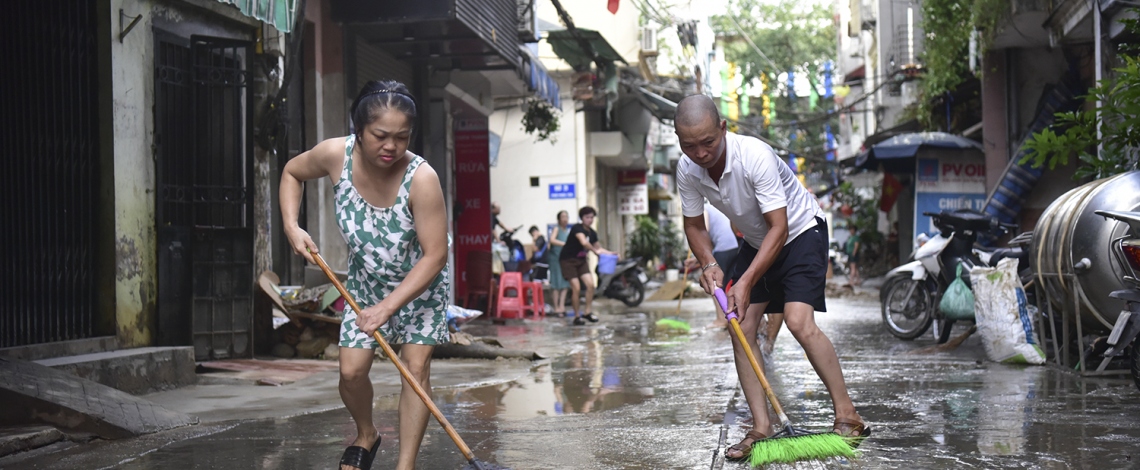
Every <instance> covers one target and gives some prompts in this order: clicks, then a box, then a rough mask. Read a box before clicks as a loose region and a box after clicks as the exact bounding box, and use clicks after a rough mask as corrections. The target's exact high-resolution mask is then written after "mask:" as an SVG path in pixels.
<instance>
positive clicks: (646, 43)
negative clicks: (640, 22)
mask: <svg viewBox="0 0 1140 470" xmlns="http://www.w3.org/2000/svg"><path fill="white" fill-rule="evenodd" d="M641 50H643V51H646V52H657V29H656V28H654V27H652V26H642V27H641Z"/></svg>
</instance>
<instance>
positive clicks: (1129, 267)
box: [1096, 211, 1140, 388]
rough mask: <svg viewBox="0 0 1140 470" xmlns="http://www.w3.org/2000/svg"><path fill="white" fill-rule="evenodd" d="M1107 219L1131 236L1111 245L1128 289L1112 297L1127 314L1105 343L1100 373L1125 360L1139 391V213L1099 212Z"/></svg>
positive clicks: (1122, 312) (1121, 315) (1120, 318)
mask: <svg viewBox="0 0 1140 470" xmlns="http://www.w3.org/2000/svg"><path fill="white" fill-rule="evenodd" d="M1096 214H1097V215H1101V216H1104V217H1105V218H1106V219H1115V220H1118V221H1120V222H1124V223H1125V224H1128V232H1127V233H1125V234H1124V236H1122V237H1120V238H1117V239H1115V240H1113V241H1112V254H1113V256H1114V257H1115V258H1116V262H1117V265H1118V267H1119V268H1120V270H1119V271H1117V272H1118V273H1119V275H1120V276H1121V279H1122V280H1123V281H1124V285H1125V286H1127V287H1128V288H1127V289H1122V290H1118V291H1114V292H1112V293H1111V294H1109V297H1112V298H1114V299H1120V300H1123V301H1124V310H1122V311H1121V312H1120V315H1119V316H1117V317H1116V324H1115V325H1114V326H1113V328H1112V333H1110V334H1109V336H1108V338H1107V339H1106V340H1104V343H1105V344H1106V345H1107V347H1108V349H1106V350H1105V351H1104V353H1103V356H1104V359H1103V360H1102V361H1101V363H1100V367H1098V368H1097V370H1104V369H1105V368H1106V367H1107V366H1108V363H1109V362H1111V361H1112V360H1113V359H1114V358H1117V357H1122V356H1124V357H1126V358H1127V359H1128V361H1129V365H1130V368H1131V370H1132V380H1133V381H1134V382H1136V387H1137V388H1140V341H1137V340H1136V338H1137V336H1140V276H1138V275H1137V272H1138V271H1140V212H1117V211H1096Z"/></svg>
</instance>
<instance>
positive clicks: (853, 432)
mask: <svg viewBox="0 0 1140 470" xmlns="http://www.w3.org/2000/svg"><path fill="white" fill-rule="evenodd" d="M832 432H834V433H836V434H839V435H840V436H843V438H844V439H846V440H847V443H848V444H851V447H859V444H862V443H863V439H866V438H867V437H868V436H870V435H871V427H870V426H867V423H864V422H862V421H855V420H850V419H844V418H835V424H834V425H832Z"/></svg>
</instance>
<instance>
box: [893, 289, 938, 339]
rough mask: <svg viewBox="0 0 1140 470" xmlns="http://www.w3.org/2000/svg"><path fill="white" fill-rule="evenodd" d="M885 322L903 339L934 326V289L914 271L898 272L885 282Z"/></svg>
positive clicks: (913, 337)
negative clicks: (901, 273) (911, 272)
mask: <svg viewBox="0 0 1140 470" xmlns="http://www.w3.org/2000/svg"><path fill="white" fill-rule="evenodd" d="M882 310H883V325H885V326H886V327H887V331H889V332H890V333H891V334H892V335H895V337H897V338H899V339H905V340H913V339H915V338H917V337H919V336H922V334H923V333H926V330H927V329H929V328H930V324H931V322H932V321H933V320H934V315H933V310H934V302H933V299H932V298H931V295H930V291H928V290H927V289H926V287H925V286H924V285H923V284H922V282H920V281H915V280H914V279H911V278H910V275H909V274H907V275H902V276H895V277H892V278H891V279H888V280H887V282H886V283H884V285H883V295H882Z"/></svg>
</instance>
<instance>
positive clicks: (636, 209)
mask: <svg viewBox="0 0 1140 470" xmlns="http://www.w3.org/2000/svg"><path fill="white" fill-rule="evenodd" d="M617 198H618V214H620V215H645V214H648V213H649V185H648V184H631V185H622V186H618V187H617Z"/></svg>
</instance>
